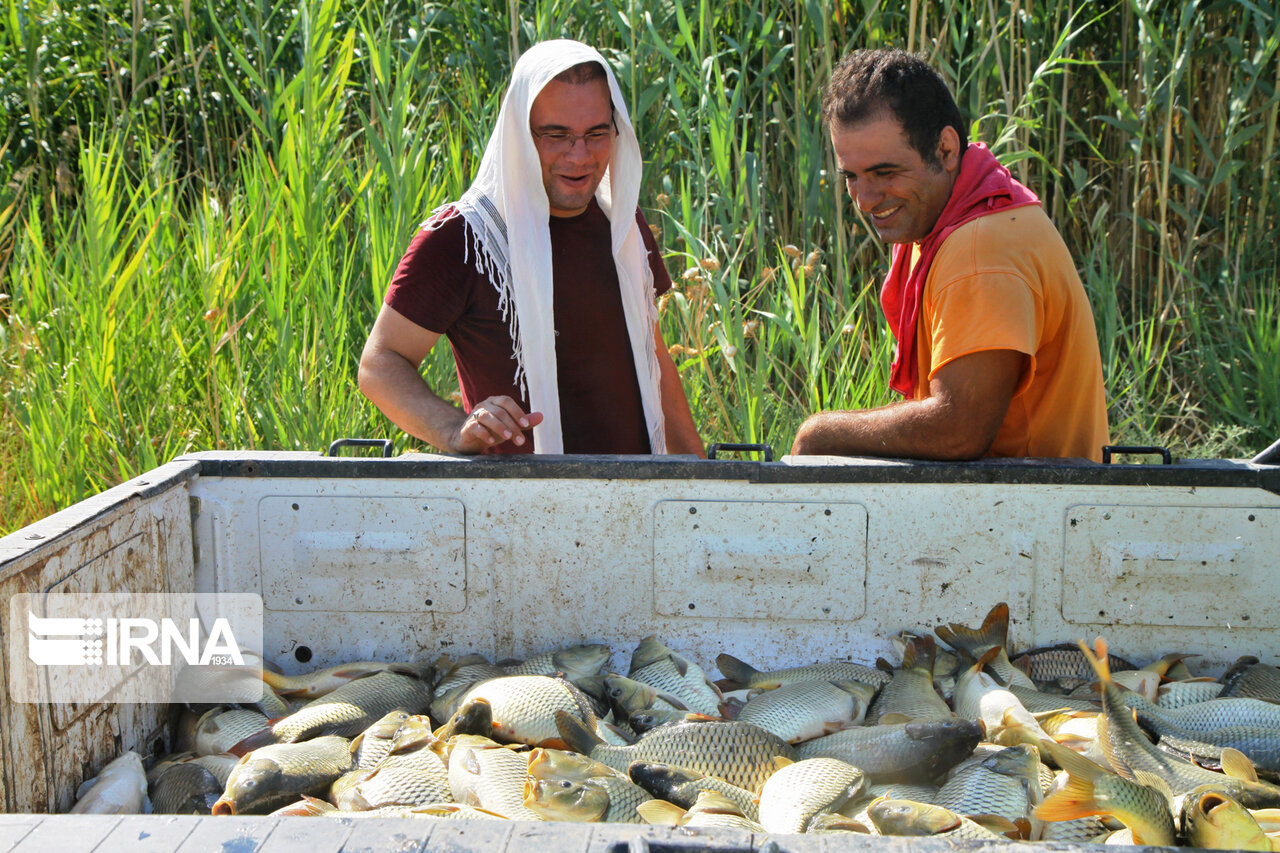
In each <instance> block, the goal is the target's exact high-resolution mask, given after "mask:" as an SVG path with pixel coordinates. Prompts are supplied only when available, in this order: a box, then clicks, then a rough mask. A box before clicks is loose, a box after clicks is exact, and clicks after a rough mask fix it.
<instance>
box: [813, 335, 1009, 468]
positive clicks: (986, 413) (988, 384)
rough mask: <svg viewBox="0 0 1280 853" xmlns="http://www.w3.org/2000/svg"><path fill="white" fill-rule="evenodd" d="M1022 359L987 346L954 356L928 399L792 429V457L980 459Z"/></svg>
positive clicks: (828, 415) (819, 418)
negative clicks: (793, 440) (793, 430)
mask: <svg viewBox="0 0 1280 853" xmlns="http://www.w3.org/2000/svg"><path fill="white" fill-rule="evenodd" d="M1026 366H1027V356H1026V355H1025V354H1023V353H1020V352H1018V351H1016V350H1006V349H1002V350H985V351H983V352H975V353H970V354H969V355H965V356H961V357H960V358H957V359H956V360H955V361H952V362H950V363H948V364H946V365H944V366H942V367H941V368H939V369H938V371H937V372H936V373H934V375H933V378H932V379H930V380H929V396H928V397H925V398H924V399H923V400H906V401H903V402H901V403H893V404H891V405H888V406H883V407H881V408H879V409H864V410H861V411H853V412H819V413H818V414H816V415H811V416H810V417H809V419H808V420H806V421H805V422H804V423H803V424H801V426H800V429H799V430H798V431H797V432H796V440H795V443H794V444H793V445H792V447H791V453H792V455H801V454H816V455H828V456H889V457H895V458H910V459H977V458H978V457H980V456H982V455H983V454H984V453H986V452H987V449H988V448H989V447H991V442H992V441H994V440H995V437H996V433H997V432H999V431H1000V425H1001V424H1002V423H1003V422H1004V416H1005V413H1006V412H1007V411H1008V410H1009V403H1010V401H1011V400H1012V399H1013V392H1014V391H1016V390H1017V388H1018V385H1019V380H1020V379H1021V378H1022V374H1023V371H1024V370H1026V369H1027V367H1026Z"/></svg>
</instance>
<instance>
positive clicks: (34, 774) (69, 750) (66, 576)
mask: <svg viewBox="0 0 1280 853" xmlns="http://www.w3.org/2000/svg"><path fill="white" fill-rule="evenodd" d="M198 467H199V466H198V465H197V464H195V463H173V464H170V465H166V466H163V467H162V468H158V469H156V470H154V471H151V472H149V473H148V474H146V475H143V477H140V478H138V479H136V480H131V481H129V482H127V483H124V484H122V485H120V486H117V487H116V488H114V489H111V490H109V491H107V492H104V493H103V494H101V495H98V496H97V497H94V498H92V499H90V500H88V501H84V502H82V503H80V504H77V505H76V506H74V507H71V508H69V509H67V510H64V511H63V512H60V513H57V514H55V515H52V516H50V517H48V518H46V519H43V520H42V521H40V522H38V523H37V524H34V525H32V526H31V527H28V528H25V529H24V530H21V531H19V532H18V533H15V534H13V535H12V536H9V537H5V538H4V539H0V602H3V603H4V606H3V614H2V615H0V621H3V622H5V623H7V622H8V621H9V607H8V603H9V600H10V599H11V598H12V597H13V596H14V595H17V594H19V593H29V594H39V593H100V592H118V591H121V590H127V591H129V592H185V591H190V590H191V589H192V565H193V560H192V554H193V550H192V540H191V520H190V519H191V511H190V508H189V502H190V497H189V490H188V483H189V481H190V478H191V477H192V476H194V472H195V471H196V470H198ZM7 641H8V636H7V632H3V631H0V654H3V656H4V657H3V660H4V663H3V668H4V672H5V682H6V683H5V686H4V690H3V691H0V757H2V759H3V773H0V802H3V804H4V809H5V811H6V812H64V811H66V810H67V809H68V808H70V806H71V805H72V803H74V801H75V791H76V788H77V787H78V786H79V785H80V783H81V782H83V781H84V780H85V779H86V778H88V777H91V776H93V775H94V774H95V773H96V772H97V771H98V770H100V769H101V768H102V766H103V765H104V764H105V763H106V762H107V761H110V760H111V759H112V758H115V757H116V756H117V755H119V754H120V753H121V751H123V750H128V749H136V750H138V751H139V752H141V753H143V754H145V753H147V752H150V751H151V749H150V744H151V743H152V742H153V741H154V740H155V739H156V738H158V737H161V736H162V735H163V732H164V730H165V724H166V718H167V714H168V708H167V706H165V705H155V704H113V703H106V702H98V703H93V704H87V703H86V704H84V705H80V704H34V703H25V702H15V701H13V698H12V695H11V693H10V690H9V684H8V681H9V660H8V654H9V651H8V648H7Z"/></svg>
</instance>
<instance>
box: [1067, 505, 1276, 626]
mask: <svg viewBox="0 0 1280 853" xmlns="http://www.w3.org/2000/svg"><path fill="white" fill-rule="evenodd" d="M1063 536H1064V538H1065V540H1066V547H1065V553H1064V555H1063V560H1064V562H1065V564H1066V565H1067V566H1069V567H1070V569H1069V571H1068V572H1066V573H1064V584H1065V585H1066V588H1068V589H1070V591H1071V594H1070V595H1066V596H1064V600H1063V616H1064V617H1066V618H1067V619H1068V620H1070V621H1071V622H1072V623H1075V624H1080V625H1090V626H1106V625H1108V624H1110V623H1111V622H1113V621H1115V619H1116V618H1122V619H1124V620H1125V621H1126V622H1128V623H1130V624H1141V625H1174V626H1178V627H1184V628H1204V627H1209V628H1212V629H1215V630H1227V631H1229V630H1231V629H1232V628H1241V629H1247V630H1251V631H1253V630H1260V629H1275V628H1280V608H1277V607H1276V606H1275V601H1274V598H1273V597H1271V596H1258V595H1255V594H1253V593H1255V592H1256V591H1259V590H1265V589H1273V588H1274V584H1275V579H1276V569H1277V568H1280V510H1277V509H1276V508H1274V507H1258V506H1230V507H1228V506H1221V505H1203V504H1202V505H1199V506H1179V507H1167V506H1120V505H1114V504H1106V505H1081V506H1073V507H1069V508H1068V509H1067V514H1066V520H1065V523H1064V525H1063ZM1190 589H1200V590H1205V591H1211V592H1212V593H1213V594H1210V595H1205V596H1196V597H1189V596H1188V595H1187V590H1190Z"/></svg>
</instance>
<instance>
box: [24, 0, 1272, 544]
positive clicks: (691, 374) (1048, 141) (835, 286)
mask: <svg viewBox="0 0 1280 853" xmlns="http://www.w3.org/2000/svg"><path fill="white" fill-rule="evenodd" d="M0 20H2V21H3V25H0V103H3V104H4V109H5V121H4V124H3V126H2V127H0V365H2V366H0V470H2V471H3V475H2V476H0V532H2V531H5V530H9V529H14V528H16V527H18V526H21V525H22V524H24V523H26V522H27V521H29V520H31V519H33V518H35V517H38V516H39V515H42V514H44V513H47V512H50V511H53V510H55V509H58V508H60V507H63V506H66V505H68V504H70V503H72V502H74V501H76V500H79V499H81V498H83V497H85V496H86V495H88V494H91V493H93V492H95V491H98V490H100V489H102V488H104V487H107V486H110V485H112V484H114V483H116V482H120V481H121V480H123V479H126V478H128V477H130V476H132V475H134V474H137V473H140V472H142V471H145V470H147V469H148V468H150V467H153V466H154V465H156V464H159V463H161V462H163V461H165V460H167V459H169V458H171V457H172V456H174V455H176V454H180V453H183V452H186V451H189V450H199V449H205V448H216V447H227V448H236V447H247V448H264V449H265V448H288V449H311V450H319V449H321V448H323V447H324V446H326V445H327V443H328V442H329V441H330V440H332V439H333V438H337V437H340V436H344V435H364V436H390V437H394V438H396V439H397V444H398V445H399V447H400V448H402V449H406V448H416V447H418V443H417V442H415V441H412V440H408V439H407V438H406V437H405V436H403V435H400V434H398V433H397V431H396V430H394V428H393V427H391V425H390V424H389V423H388V422H387V421H386V420H385V419H384V418H383V417H382V416H381V415H380V414H379V413H378V412H377V411H376V410H375V409H374V408H373V407H372V406H371V405H369V404H368V403H367V402H366V401H364V399H363V398H362V397H361V396H360V394H359V392H358V391H357V390H356V387H355V381H354V378H355V370H356V364H357V362H358V358H359V354H360V350H361V347H362V346H363V343H364V337H365V335H366V334H367V331H368V329H369V327H370V326H371V324H372V322H373V318H374V317H375V315H376V313H377V310H378V308H379V305H380V302H381V298H382V295H383V293H384V292H385V288H386V285H387V282H388V280H389V278H390V276H391V275H392V273H393V271H394V269H395V266H396V263H397V261H398V259H399V257H400V254H401V252H402V251H403V250H404V247H405V245H406V244H407V243H408V241H409V239H410V238H411V237H412V234H413V232H414V230H415V228H416V227H417V224H418V223H419V222H420V221H421V220H422V219H423V218H425V216H426V215H427V213H428V212H429V211H430V210H431V209H433V208H434V207H436V206H437V205H439V204H441V203H443V202H444V201H447V200H448V199H451V198H455V197H457V196H458V195H459V194H460V193H461V192H462V191H463V190H464V189H465V188H466V186H467V184H468V182H469V180H470V177H471V175H472V174H473V173H474V171H475V168H476V166H477V165H478V163H479V157H480V155H481V153H482V151H483V146H484V141H485V139H486V137H487V135H488V131H489V128H490V127H491V126H492V122H493V119H494V117H495V116H496V113H497V108H498V104H499V102H500V98H501V94H502V87H503V86H504V84H505V81H506V78H507V75H508V73H509V70H510V66H511V62H512V56H513V53H514V52H516V51H519V50H520V49H523V48H524V47H527V46H528V45H529V44H530V43H532V42H534V41H536V40H540V39H544V38H552V37H563V36H567V37H574V38H579V39H582V40H584V41H587V42H589V43H591V44H594V45H596V46H598V47H599V48H600V49H601V50H602V52H604V53H605V55H606V56H607V57H608V58H609V59H610V60H611V61H612V62H613V63H614V66H615V69H616V71H617V73H618V78H619V81H620V84H621V86H622V88H623V92H624V94H625V95H626V97H627V99H628V105H629V108H630V110H631V113H632V116H633V119H634V122H635V124H636V127H637V129H638V132H639V134H640V137H641V143H642V147H643V150H644V152H645V156H646V177H645V186H644V191H643V195H642V205H643V206H644V208H645V213H646V216H647V217H648V218H649V221H650V222H651V223H652V224H653V225H654V226H655V227H656V228H657V229H658V232H659V234H660V240H659V242H660V244H661V245H662V246H663V247H664V251H665V252H666V255H667V263H668V268H669V269H670V270H671V273H672V276H673V278H674V279H675V281H676V287H675V288H674V290H673V292H672V294H671V295H670V296H668V297H667V298H665V299H664V300H663V301H662V309H661V310H662V313H661V316H662V324H663V330H664V334H665V335H666V337H667V341H668V343H669V344H671V345H672V347H673V351H674V353H675V360H676V363H677V365H678V367H679V368H680V371H681V376H682V378H683V380H684V383H685V387H686V389H687V391H688V394H689V398H690V401H691V403H692V406H693V409H694V413H695V417H696V419H697V420H698V422H699V424H700V426H701V430H702V433H703V436H704V438H705V439H706V440H707V441H708V442H711V441H753V442H768V443H770V444H772V445H773V446H774V448H775V450H777V451H778V452H785V451H786V450H787V449H788V448H789V446H790V442H791V437H792V435H793V434H794V431H795V429H796V427H797V426H798V425H799V423H800V422H801V420H803V418H804V417H805V416H806V415H807V414H808V413H809V412H812V411H814V410H818V409H823V408H837V407H853V406H857V407H862V406H873V405H880V404H883V403H886V402H889V401H891V399H892V395H891V394H890V393H889V392H888V391H887V387H886V386H887V367H888V360H889V356H890V352H891V349H892V341H891V339H890V337H889V335H888V333H887V330H886V328H885V326H884V323H883V321H882V318H881V317H880V314H879V310H878V305H877V298H878V297H877V294H878V287H879V280H880V278H881V277H882V276H883V273H884V270H885V268H886V266H887V260H888V253H887V251H886V248H885V247H884V246H883V245H882V244H880V243H879V242H878V241H877V240H876V239H875V238H874V236H873V235H872V234H871V233H870V232H869V230H868V228H867V224H866V223H865V222H863V221H862V220H861V218H860V217H859V215H858V214H857V212H856V211H854V210H853V209H852V207H851V206H849V204H848V203H847V201H846V200H845V199H844V198H843V196H842V187H841V185H840V182H839V181H838V180H836V179H835V173H834V162H833V158H832V155H831V152H830V146H829V143H828V140H827V138H826V134H825V132H824V130H823V128H822V127H821V126H820V123H819V121H818V117H817V116H818V102H819V93H820V89H821V86H822V83H823V82H824V81H825V80H826V79H827V77H828V76H829V74H830V71H831V69H832V67H833V66H834V65H835V63H836V62H838V61H839V59H840V57H841V56H842V55H843V54H844V53H845V52H846V51H847V50H849V49H851V48H854V47H859V46H874V45H896V46H901V47H906V48H908V49H914V50H919V51H922V52H924V53H925V54H926V55H927V56H928V57H930V59H931V60H932V61H934V62H935V63H937V65H938V66H939V67H940V68H942V69H943V71H944V74H945V75H946V76H947V77H948V79H949V80H950V81H952V82H953V84H954V85H955V87H956V91H957V94H958V100H959V102H960V105H961V108H962V110H964V111H965V113H966V114H967V115H968V117H969V119H970V120H971V135H972V136H973V137H974V138H975V139H978V140H981V141H983V142H986V143H987V144H988V145H990V146H991V147H992V149H993V150H994V151H995V152H996V153H997V155H998V156H999V157H1000V158H1001V159H1002V160H1003V161H1004V162H1005V163H1006V164H1008V165H1009V167H1010V168H1011V169H1012V170H1013V171H1014V173H1015V175H1016V176H1018V177H1019V178H1020V179H1021V180H1023V181H1025V182H1026V183H1028V184H1029V185H1030V186H1032V188H1033V189H1035V190H1036V191H1037V192H1038V193H1039V194H1040V195H1041V197H1042V199H1043V200H1044V203H1045V206H1046V209H1047V210H1048V211H1049V212H1050V214H1051V215H1052V216H1053V218H1054V220H1055V221H1056V222H1057V223H1058V225H1059V227H1060V229H1061V230H1062V232H1063V234H1064V236H1065V237H1066V239H1067V242H1068V245H1069V246H1070V247H1071V248H1072V250H1073V252H1074V253H1075V257H1076V259H1077V264H1078V266H1079V268H1080V271H1081V277H1082V279H1083V280H1084V282H1085V286H1086V288H1087V290H1088V292H1089V294H1090V297H1091V299H1092V301H1093V305H1094V310H1095V316H1096V319H1097V322H1098V328H1099V339H1100V343H1101V345H1102V355H1103V363H1104V367H1105V371H1106V381H1107V391H1108V397H1109V399H1110V401H1111V415H1112V422H1113V427H1114V433H1115V437H1116V438H1117V439H1123V440H1125V441H1130V442H1141V443H1165V444H1169V445H1171V446H1172V447H1173V448H1174V451H1175V453H1178V454H1179V455H1182V454H1187V453H1199V454H1205V453H1210V454H1214V453H1216V454H1231V455H1240V454H1245V453H1248V452H1250V451H1251V450H1253V449H1256V448H1260V447H1262V446H1265V445H1266V444H1268V443H1270V442H1271V441H1272V440H1274V438H1275V437H1276V435H1277V433H1280V398H1277V394H1280V390H1277V389H1280V367H1277V365H1280V304H1278V300H1277V297H1276V294H1277V292H1278V291H1280V264H1277V262H1276V257H1277V255H1276V250H1275V246H1276V245H1277V242H1278V241H1280V214H1278V213H1277V211H1280V189H1277V182H1275V181H1273V178H1274V176H1275V174H1276V171H1277V160H1278V154H1277V147H1276V135H1277V119H1278V112H1280V63H1278V62H1277V50H1280V35H1278V34H1277V26H1280V19H1278V17H1277V13H1276V11H1275V9H1274V7H1268V6H1257V5H1254V4H1251V3H1248V2H1245V0H1224V2H1220V3H1215V4H1162V3H1155V2H1151V0H1117V2H1115V3H1113V4H1110V5H1106V4H1085V3H1079V2H1076V0H1037V2H1031V3H1025V2H1021V0H1020V1H1019V2H1016V3H1014V2H1006V1H1005V0H983V2H980V3H976V4H975V3H959V2H956V0H931V2H926V0H895V2H889V3H875V2H870V0H861V2H852V0H800V2H796V3H791V4H776V3H766V2H764V0H742V2H734V3H713V2H710V0H657V2H641V0H541V2H529V0H508V2H505V3H484V2H479V1H478V0H450V2H446V3H427V4H423V5H415V6H401V5H387V4H374V3H370V2H367V0H182V2H175V0H158V2H156V3H152V4H143V5H141V6H139V5H138V4H133V3H124V2H122V0H107V2H104V3H101V4H96V5H84V6H76V5H66V4H63V5H59V4H54V3H52V2H49V0H3V2H0ZM424 372H425V375H426V376H427V378H428V381H429V382H430V383H431V384H432V386H433V387H434V388H436V389H437V390H438V391H439V392H440V393H441V394H442V395H444V396H448V395H450V394H451V393H453V392H455V391H456V378H455V376H454V373H453V365H452V360H451V357H450V354H449V352H448V348H447V347H445V346H441V347H438V348H437V351H436V352H434V353H432V355H431V357H430V358H429V359H428V362H427V364H426V365H425V366H424Z"/></svg>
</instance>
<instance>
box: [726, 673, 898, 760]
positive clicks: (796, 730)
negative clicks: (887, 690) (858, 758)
mask: <svg viewBox="0 0 1280 853" xmlns="http://www.w3.org/2000/svg"><path fill="white" fill-rule="evenodd" d="M874 693H875V688H873V687H871V686H869V685H866V684H862V683H861V682H856V681H844V682H834V681H800V682H795V683H793V684H784V685H782V686H781V687H778V688H776V689H774V690H766V691H764V692H762V693H759V694H757V695H755V696H753V697H751V699H749V700H748V701H747V704H746V705H744V706H743V707H742V710H741V711H740V712H739V713H738V720H739V721H740V722H744V723H752V724H754V725H757V726H759V727H760V728H762V729H764V730H765V731H768V732H772V733H774V734H775V735H777V736H778V737H780V738H782V739H783V740H785V741H786V742H787V743H790V744H796V743H800V742H802V741H806V740H812V739H813V738H815V737H820V736H822V735H824V734H829V733H831V732H832V731H838V730H840V729H842V728H848V727H849V726H856V725H858V724H860V723H861V722H862V720H863V718H864V716H865V715H866V711H867V702H868V701H869V700H870V698H871V697H872V696H873V695H874Z"/></svg>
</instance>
